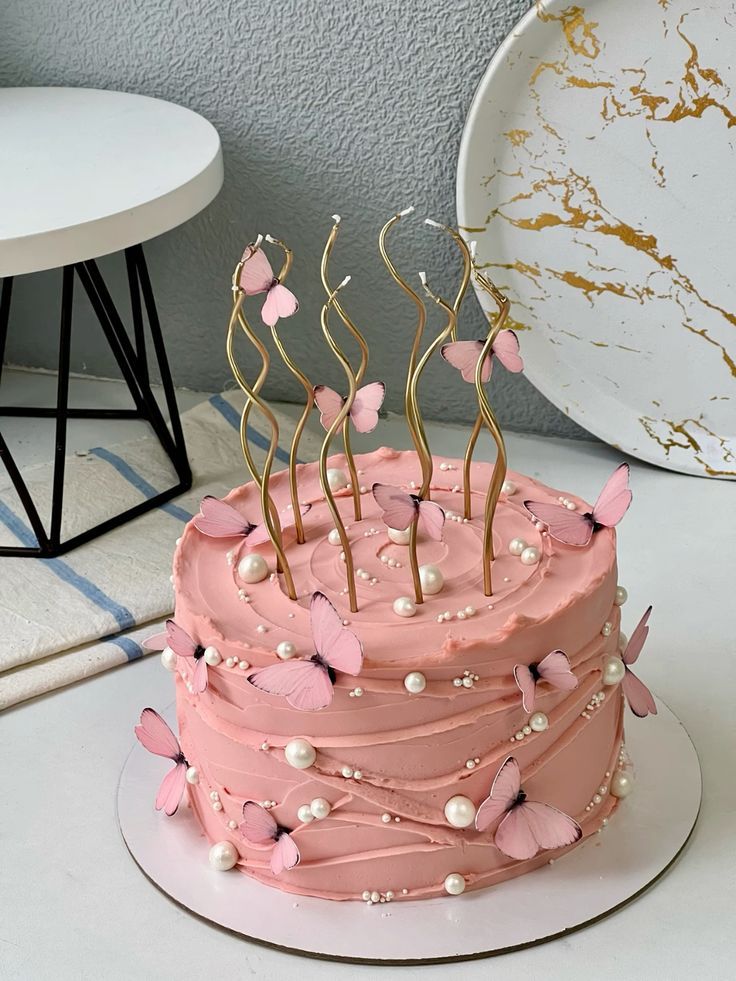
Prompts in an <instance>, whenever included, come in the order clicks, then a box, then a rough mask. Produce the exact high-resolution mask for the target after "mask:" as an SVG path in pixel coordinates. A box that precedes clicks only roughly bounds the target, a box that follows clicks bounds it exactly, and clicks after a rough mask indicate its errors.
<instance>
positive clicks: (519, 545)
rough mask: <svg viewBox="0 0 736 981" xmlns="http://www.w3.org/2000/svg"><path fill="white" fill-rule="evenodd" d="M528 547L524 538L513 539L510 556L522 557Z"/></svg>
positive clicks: (510, 543)
mask: <svg viewBox="0 0 736 981" xmlns="http://www.w3.org/2000/svg"><path fill="white" fill-rule="evenodd" d="M526 547H527V543H526V542H525V541H524V539H523V538H512V539H511V541H510V542H509V554H510V555H521V553H522V552H523V551H524V549H525V548H526Z"/></svg>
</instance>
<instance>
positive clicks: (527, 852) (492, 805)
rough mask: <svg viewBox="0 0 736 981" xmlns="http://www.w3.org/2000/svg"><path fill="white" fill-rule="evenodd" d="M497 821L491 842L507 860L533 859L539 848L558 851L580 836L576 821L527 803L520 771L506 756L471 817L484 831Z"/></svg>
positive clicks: (550, 807) (547, 808)
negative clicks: (499, 819)
mask: <svg viewBox="0 0 736 981" xmlns="http://www.w3.org/2000/svg"><path fill="white" fill-rule="evenodd" d="M498 818H501V822H500V824H499V825H498V827H497V828H496V833H495V835H494V837H493V841H494V843H495V845H496V848H498V849H499V851H502V852H503V853H504V855H508V856H509V858H515V859H518V860H519V861H522V860H524V859H527V858H534V856H535V855H536V854H537V852H538V851H539V850H540V848H544V849H548V848H562V847H563V846H565V845H572V844H573V842H576V841H579V840H580V839H581V838H582V836H583V831H582V828H581V827H580V825H579V824H578V823H577V821H575V820H573V818H571V817H570V816H569V815H567V814H564V813H563V812H562V811H558V810H557V808H556V807H552V805H551V804H540V803H539V802H538V801H534V800H527V799H526V794H525V793H524V791H523V790H522V789H521V770H520V769H519V764H518V763H517V762H516V760H515V759H514V757H513V756H507V757H506V759H505V760H504V761H503V763H502V764H501V768H500V769H499V771H498V773H497V774H496V776H495V778H494V780H493V786H492V787H491V793H490V795H489V796H488V797H487V798H486V799H485V800H484V801H483V803H482V804H481V805H480V807H479V808H478V811H477V813H476V815H475V827H476V829H477V830H478V831H485V830H486V828H488V827H490V825H491V824H493V823H494V822H495V821H497V820H498Z"/></svg>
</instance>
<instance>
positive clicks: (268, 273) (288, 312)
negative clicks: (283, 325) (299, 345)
mask: <svg viewBox="0 0 736 981" xmlns="http://www.w3.org/2000/svg"><path fill="white" fill-rule="evenodd" d="M240 286H241V289H242V290H243V292H244V293H245V295H246V296H256V294H258V293H265V294H266V299H265V301H264V303H263V306H262V307H261V319H262V320H263V322H264V324H266V326H267V327H274V326H275V325H276V324H277V323H278V321H279V318H280V317H291V316H292V314H294V313H296V312H297V310H298V309H299V301H298V300H297V298H296V297H295V296H294V294H293V293H292V292H291V290H287V288H286V287H285V286H283V285H282V284H281V283H280V282H279V281H278V279H276V277H275V276H274V274H273V269H272V268H271V263H270V262H269V261H268V259H267V258H266V255H265V253H264V252H263V251H262V249H260V248H255V247H254V246H252V245H249V246H248V247H247V248H246V250H245V252H244V253H243V268H242V269H241V271H240Z"/></svg>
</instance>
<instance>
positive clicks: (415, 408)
mask: <svg viewBox="0 0 736 981" xmlns="http://www.w3.org/2000/svg"><path fill="white" fill-rule="evenodd" d="M419 278H420V280H421V283H422V287H423V288H424V291H425V293H426V294H427V296H429V297H430V298H431V299H432V300H433V301H434V302H435V303H436V304H437V306H439V307H441V308H442V309H443V310H444V311H445V314H446V316H447V324H446V325H445V327H444V329H443V330H442V331H440V333H439V334H438V335H437V337H436V338H435V339H434V340H433V341H432V343H431V344H430V345H429V347H428V348H427V350H426V351H425V352H424V354H423V355H422V357H421V358H420V360H419V362H418V364H417V366H416V368H415V369H414V371H413V373H412V376H411V380H410V384H409V401H410V406H411V412H412V417H413V418H414V419H417V420H419V423H420V424H421V423H422V413H421V409H420V408H419V400H418V398H417V386H418V384H419V379H420V378H421V376H422V372H423V371H424V369H425V367H426V365H427V362H428V361H429V359H430V358H431V357H432V355H433V354H434V353H435V351H437V349H438V348H439V347H440V345H441V344H442V343H443V342H444V341H445V340H446V338H447V337H448V336H450V335H451V334H452V332H453V330H454V328H455V325H456V323H457V317H456V315H455V311H454V310H453V309H452V307H451V306H450V305H449V304H448V303H446V302H445V301H444V300H443V299H442V297H440V296H437V295H436V294H435V293H433V292H432V290H431V289H430V286H429V284H428V283H427V276H426V274H425V273H423V272H420V273H419ZM422 453H423V459H422V474H423V475H424V476H423V480H422V486H421V488H420V490H419V494H418V495H417V496H418V497H420V498H421V499H422V500H423V501H428V500H429V499H430V495H429V492H430V483H431V481H432V472H433V463H432V454H431V453H430V451H429V447H428V446H423V447H422ZM418 524H419V520H418V517H417V518H416V519H415V520H414V521H413V522H412V524H411V526H410V528H409V563H410V567H411V577H412V581H413V583H414V600H415V602H416V603H423V602H424V594H423V592H422V583H421V578H420V576H419V559H418V557H417V530H418Z"/></svg>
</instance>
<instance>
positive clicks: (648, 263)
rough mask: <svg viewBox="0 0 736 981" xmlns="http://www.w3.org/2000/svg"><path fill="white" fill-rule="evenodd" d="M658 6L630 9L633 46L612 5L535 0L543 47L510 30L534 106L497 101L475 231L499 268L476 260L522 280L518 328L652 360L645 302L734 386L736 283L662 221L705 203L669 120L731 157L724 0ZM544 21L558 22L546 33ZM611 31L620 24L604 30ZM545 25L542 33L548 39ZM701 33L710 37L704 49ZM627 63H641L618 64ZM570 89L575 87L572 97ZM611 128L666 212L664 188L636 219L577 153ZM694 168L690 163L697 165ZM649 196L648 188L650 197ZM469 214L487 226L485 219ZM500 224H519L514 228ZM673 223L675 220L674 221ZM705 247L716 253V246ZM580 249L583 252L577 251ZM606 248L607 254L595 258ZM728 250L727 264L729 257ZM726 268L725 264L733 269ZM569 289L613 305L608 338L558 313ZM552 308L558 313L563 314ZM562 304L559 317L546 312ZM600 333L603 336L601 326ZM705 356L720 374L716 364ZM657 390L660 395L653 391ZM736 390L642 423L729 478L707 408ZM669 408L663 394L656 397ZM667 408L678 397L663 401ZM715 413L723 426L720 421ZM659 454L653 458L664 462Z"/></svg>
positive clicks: (729, 450)
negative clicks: (676, 151)
mask: <svg viewBox="0 0 736 981" xmlns="http://www.w3.org/2000/svg"><path fill="white" fill-rule="evenodd" d="M629 3H633V0H629ZM657 4H658V7H659V8H661V9H660V11H659V13H657V14H654V15H653V16H652V14H651V13H647V11H646V9H645V7H646V5H645V4H644V5H642V7H639V6H635V7H633V8H630V9H629V14H630V15H631V24H630V26H629V27H627V30H628V29H630V30H631V31H632V32H636V31H637V30H639V29H646V31H647V32H648V33H647V35H646V44H645V46H644V47H642V45H641V44H639V45H636V44H632V45H630V46H629V45H627V44H626V43H625V39H624V36H623V35H622V34H621V29H622V28H621V24H622V23H623V21H622V16H623V13H624V12H623V11H622V10H621V9H620V8H619V7H618V5H616V12H614V11H613V10H612V8H609V7H607V6H606V4H604V3H602V2H601V0H597V2H596V3H593V2H591V3H588V4H571V5H569V6H563V5H562V4H559V3H556V2H555V0H535V8H534V13H533V14H532V15H531V18H532V19H531V20H530V21H527V25H528V26H529V29H530V34H529V38H530V39H533V40H532V41H531V43H532V47H530V48H529V49H528V50H527V49H524V47H523V39H524V38H525V34H524V33H523V32H522V33H518V34H515V35H514V36H513V38H514V41H515V42H518V43H517V45H516V46H515V48H514V55H515V57H514V60H512V59H511V56H510V55H509V54H506V56H505V66H504V70H506V71H507V72H508V79H509V81H510V83H511V84H515V83H516V78H517V77H520V73H522V72H524V70H525V67H527V66H528V75H527V76H526V78H525V82H526V85H527V91H528V94H529V99H528V100H526V102H525V101H523V100H521V101H519V100H517V102H516V104H514V103H513V102H511V101H509V103H508V105H509V106H513V108H509V109H508V110H505V111H504V110H503V109H502V108H501V107H499V108H497V109H494V118H495V119H496V120H497V121H496V123H495V125H496V126H497V129H496V132H497V133H498V132H500V133H502V134H503V137H504V138H505V143H499V142H496V143H495V153H496V156H494V158H493V160H492V163H491V167H490V168H489V170H488V171H486V174H485V176H483V177H482V178H481V179H480V181H479V183H480V186H481V187H482V188H484V189H485V191H486V192H487V193H488V195H489V198H490V201H491V202H492V204H491V206H490V207H489V210H488V212H487V214H486V215H485V223H484V225H483V226H482V229H481V230H479V227H478V225H477V224H475V221H474V222H473V228H472V232H473V234H474V235H480V241H481V244H482V243H483V242H484V241H489V240H491V239H492V240H493V246H492V249H491V250H490V252H489V250H488V249H486V253H485V255H484V256H483V258H484V259H485V260H487V261H484V262H482V263H479V267H480V268H496V269H504V270H507V271H509V273H510V277H509V278H510V282H509V283H508V284H507V285H506V287H505V289H506V290H508V292H509V293H510V295H511V297H512V298H513V300H514V307H515V308H518V307H521V308H522V309H525V310H526V311H528V316H525V317H524V320H525V321H526V322H525V323H522V324H520V325H513V326H514V327H515V328H516V329H521V330H535V328H537V327H540V328H542V329H543V331H544V333H545V337H546V338H547V339H548V340H549V341H550V342H551V343H553V344H564V343H565V341H564V337H565V336H568V337H572V338H573V339H575V340H584V341H585V342H586V343H587V344H589V345H590V346H592V347H595V348H598V349H601V355H600V357H605V354H604V351H605V350H606V349H608V350H616V351H621V352H623V354H622V356H623V357H626V356H631V357H635V358H638V359H642V358H644V359H645V360H648V359H650V358H651V357H652V356H653V353H654V352H653V351H651V350H648V346H647V343H646V337H645V335H642V343H641V344H638V343H637V340H638V337H637V340H635V341H634V344H631V343H625V341H629V342H630V341H631V340H632V339H633V337H634V335H632V329H633V326H634V325H635V324H636V323H637V322H638V323H639V324H641V322H642V314H641V313H637V314H636V316H635V317H634V318H631V317H630V316H629V314H628V313H627V311H630V310H632V309H633V307H632V306H629V305H630V304H631V305H635V306H636V307H637V308H640V307H646V308H647V313H646V314H645V315H644V317H645V318H646V317H652V318H653V324H652V329H653V330H656V325H657V324H658V323H661V324H662V329H665V327H666V329H672V330H676V329H680V330H682V329H683V328H684V330H685V331H687V333H688V334H689V335H690V336H692V337H693V338H697V342H696V343H697V344H698V345H699V342H700V341H701V340H702V341H704V342H705V343H706V345H707V346H708V348H711V349H713V350H714V352H715V353H716V354H717V356H718V359H719V363H720V364H721V365H722V366H723V368H724V369H725V378H724V377H723V376H720V377H719V375H718V370H719V369H718V368H717V367H716V363H715V362H714V361H713V360H704V361H703V365H704V369H703V370H709V371H710V372H711V374H712V375H713V378H712V384H713V385H714V387H715V388H716V389H717V390H718V389H721V390H722V391H723V390H724V386H725V387H726V388H728V386H730V385H731V384H732V383H733V380H734V379H736V342H734V341H732V340H731V337H732V336H733V333H732V332H733V328H735V327H736V308H731V307H730V303H729V301H728V300H724V297H728V296H729V292H730V291H729V290H728V289H727V288H726V286H727V285H728V282H729V281H728V280H727V279H724V277H723V275H721V276H720V277H719V276H709V275H708V273H709V272H710V270H709V268H708V260H707V259H703V260H701V264H700V265H699V266H696V264H695V263H693V262H692V259H691V258H689V256H690V252H689V251H687V252H686V250H685V249H683V248H682V245H681V241H682V236H681V234H674V235H673V234H670V226H668V225H667V223H666V221H663V220H662V218H663V214H664V215H666V214H667V211H666V208H668V207H669V208H674V207H681V208H683V211H682V216H681V223H682V222H685V223H688V222H691V223H692V222H695V221H696V220H697V216H698V215H699V211H700V209H699V207H698V200H697V197H696V196H695V195H693V197H692V198H688V197H687V194H686V192H684V190H683V180H684V179H685V178H684V174H683V173H682V164H683V161H682V155H681V154H680V156H679V157H678V156H673V148H674V145H673V143H672V141H671V138H668V137H666V136H665V135H664V134H665V133H666V129H665V128H664V127H666V128H669V127H671V126H672V125H673V124H676V123H680V124H683V125H688V123H686V122H685V121H688V122H689V125H690V127H692V126H693V125H702V126H703V127H705V134H707V135H708V136H710V137H713V134H715V137H714V138H715V139H717V140H718V141H719V142H718V143H717V144H716V146H717V147H723V151H722V152H725V153H727V152H728V151H729V149H730V150H731V151H733V149H734V148H733V146H732V140H731V138H730V136H729V135H728V133H729V131H730V129H731V128H732V127H733V126H736V101H734V100H732V97H731V88H730V87H729V84H728V81H724V78H725V79H727V80H732V77H733V71H732V70H730V65H728V67H727V65H726V64H724V65H723V69H721V68H720V67H716V66H715V65H714V64H712V63H711V62H712V60H715V56H714V55H713V54H712V52H713V51H720V50H723V53H724V55H727V53H728V50H729V49H728V48H727V47H726V48H723V47H722V46H720V47H718V48H716V47H714V45H713V41H714V39H717V38H718V35H717V34H716V35H714V34H713V30H714V28H711V27H710V25H711V24H712V17H710V14H709V12H708V8H709V7H710V6H712V0H710V2H708V0H706V2H705V3H704V5H703V9H701V8H696V7H690V6H689V5H687V4H685V3H684V0H682V2H678V0H657ZM622 6H623V3H622ZM593 8H595V9H593ZM609 10H610V11H611V13H610V14H609ZM617 20H618V23H617ZM535 22H537V23H539V24H543V25H547V26H546V27H545V28H539V27H537V26H535ZM612 26H615V29H616V31H617V32H618V33H611V34H610V35H608V36H607V32H608V31H609V30H610V29H611V28H612ZM718 26H719V27H721V29H722V30H724V31H725V30H733V29H734V27H735V26H736V21H735V22H734V24H731V23H730V22H729V21H728V20H725V25H721V24H719V25H718ZM542 30H543V31H545V32H546V33H545V34H540V31H542ZM704 31H708V32H709V33H708V34H707V35H706V34H704ZM650 35H651V37H650ZM635 36H636V37H638V39H639V40H640V41H641V36H638V35H633V34H632V37H635ZM699 37H702V38H703V43H702V44H701V43H699V41H698V38H699ZM540 38H543V40H540ZM706 40H707V42H708V47H707V50H708V52H709V54H706V55H702V54H701V52H700V50H699V49H700V48H701V47H702V48H703V49H704V50H705V47H706V46H705V41H706ZM524 56H526V60H524ZM623 58H630V59H631V60H630V61H627V62H624V63H622V61H623ZM729 71H730V74H729ZM522 84H523V83H522ZM571 89H572V90H574V95H573V93H569V92H568V94H567V95H566V94H565V93H566V91H567V90H571ZM510 91H513V90H510ZM578 93H579V95H578ZM521 94H522V93H521V92H519V96H521ZM572 99H574V100H575V101H574V102H571V101H570V100H572ZM578 99H579V100H580V101H579V102H578V101H577V100H578ZM563 106H564V107H565V109H563V108H562V107H563ZM565 111H568V112H569V111H574V112H575V113H576V114H577V113H579V122H576V124H575V126H576V129H575V135H576V140H575V141H572V140H569V134H568V132H567V130H568V128H569V126H568V120H567V118H566V116H565V115H564V112H565ZM507 119H508V122H511V123H512V125H511V126H508V123H507V127H508V128H506V127H504V126H503V122H504V121H506V120H507ZM632 121H635V122H632ZM499 123H500V125H499ZM610 127H620V128H621V134H622V139H623V143H622V147H623V148H624V151H625V155H622V160H623V162H624V163H625V165H626V167H627V168H628V171H629V172H630V173H632V174H634V175H635V174H637V172H638V174H639V175H641V174H642V173H644V172H646V173H648V174H649V175H650V178H649V179H650V181H651V187H652V195H661V194H665V195H670V199H666V200H665V202H664V208H665V210H664V212H663V208H662V203H661V202H660V199H659V197H656V198H655V197H653V199H652V200H653V206H652V207H651V208H648V207H647V208H645V209H644V210H641V209H638V210H637V212H634V213H633V214H628V213H627V211H628V208H627V204H628V201H627V198H626V195H625V193H624V194H622V193H621V185H619V186H618V188H617V187H616V185H615V183H614V184H613V185H611V186H610V187H609V178H610V177H611V172H610V168H608V169H605V170H601V171H599V170H598V169H597V165H598V161H597V159H596V157H595V154H593V155H592V156H590V155H588V156H589V157H590V160H588V159H586V154H585V153H582V154H581V153H580V152H579V150H578V149H576V146H575V144H576V142H577V146H578V147H579V146H580V141H582V140H588V141H590V142H594V141H595V140H596V139H597V138H598V137H599V136H600V137H601V138H602V136H603V133H606V132H607V131H610ZM617 132H618V131H617ZM687 133H688V135H687V137H686V139H687V140H690V139H693V140H696V139H698V137H697V136H696V135H695V133H696V131H695V130H690V129H688V130H687ZM720 134H722V135H720ZM618 139H619V137H618V136H617V137H616V140H614V141H613V144H612V143H611V139H610V135H607V137H606V142H605V146H606V161H605V162H606V163H607V162H608V160H610V161H611V162H612V165H613V166H615V165H616V163H617V162H618V161H617V157H616V153H617V142H616V141H617V140H618ZM601 142H603V140H602V139H601ZM504 145H505V149H504ZM591 160H592V163H591V162H590V161H591ZM677 164H679V165H680V167H679V169H678V167H677V166H676V165H677ZM684 166H685V168H687V166H688V162H687V161H685V162H684ZM693 169H695V165H694V164H693ZM673 176H674V178H676V179H675V182H674V185H672V180H673ZM687 176H688V177H689V172H688V175H687ZM692 176H693V178H697V177H699V176H700V175H699V174H697V173H693V175H692ZM622 179H625V178H622ZM640 180H642V178H640V177H637V181H640ZM678 180H679V182H680V183H679V184H678ZM647 193H648V192H647V191H645V192H644V199H646V194H647ZM715 193H717V190H716V191H715ZM632 200H634V199H632ZM472 217H473V219H476V215H473V216H472ZM724 217H726V216H724ZM705 220H706V221H707V220H710V221H713V220H717V213H715V214H714V215H711V214H710V213H708V214H706V215H705ZM504 226H506V227H507V228H508V229H509V232H504V231H503V227H504ZM695 227H697V226H695ZM672 228H676V226H675V224H674V222H673V223H672ZM680 229H681V226H680ZM680 229H677V232H678V233H679V232H680ZM484 232H485V233H489V234H487V235H484V234H483V233H484ZM526 233H535V234H534V235H533V236H532V239H537V238H539V239H542V238H544V241H545V243H547V242H548V244H545V245H544V246H543V247H541V248H539V247H537V245H536V244H533V242H532V240H529V244H528V245H527V246H525V242H526ZM561 236H564V237H561ZM704 247H705V248H706V249H708V248H709V247H710V243H709V242H708V241H707V240H705V241H704ZM581 250H585V253H587V256H586V254H585V253H583V254H582V255H581ZM599 257H600V261H593V260H594V259H595V260H599ZM576 258H577V262H576ZM720 258H721V257H720V256H718V254H715V255H713V259H712V260H711V266H713V270H714V271H716V270H718V267H717V265H713V263H714V262H715V263H718V261H719V259H720ZM723 259H724V262H726V261H727V256H723ZM606 260H608V261H606ZM691 264H692V265H691ZM728 268H729V265H728V264H726V265H725V266H724V269H723V272H724V273H725V272H727V270H728ZM718 271H720V270H718ZM566 296H569V297H570V299H571V303H570V304H569V309H570V311H571V314H570V316H574V315H575V314H574V313H573V312H572V311H574V310H575V302H577V303H578V309H579V301H574V299H573V298H574V297H575V296H578V297H582V298H584V299H585V301H587V304H589V305H590V306H591V307H596V306H597V305H598V304H599V303H605V306H604V307H603V309H604V310H605V311H606V314H605V319H606V321H607V326H608V331H607V332H603V338H604V339H601V333H600V332H598V333H597V336H596V334H593V336H592V337H591V336H587V337H584V336H583V334H585V333H586V328H585V327H581V329H580V330H579V331H576V330H575V329H572V330H571V329H570V327H571V326H574V322H573V324H571V323H570V322H567V323H565V322H560V321H559V320H558V321H557V322H551V321H552V320H553V319H554V318H555V317H558V318H559V316H560V314H559V310H560V309H562V310H564V309H565V307H564V299H565V297H566ZM551 301H554V302H555V304H560V303H562V306H561V307H560V306H555V307H552V306H550V302H551ZM727 303H728V306H727V305H726V304H727ZM552 309H554V310H555V313H554V314H552V313H550V311H551V310H552ZM563 315H564V314H563ZM588 320H589V318H588ZM629 321H630V322H631V326H629ZM587 323H588V321H586V325H587ZM617 323H620V325H621V328H622V331H621V339H620V340H617V339H616V337H615V329H616V324H617ZM510 326H512V325H511V324H510ZM627 327H628V331H627V330H626V328H627ZM647 329H649V327H648V328H647ZM588 330H590V331H591V333H592V325H591V326H590V327H588ZM611 331H613V332H614V333H613V336H612V335H611V333H610V332H611ZM653 343H654V348H655V349H657V348H659V349H660V350H661V343H660V342H659V341H656V340H655V341H654V342H653ZM704 358H706V359H707V358H709V355H704ZM707 365H710V367H709V368H707V369H706V367H705V366H707ZM595 370H596V371H597V372H598V374H599V376H600V377H601V378H602V379H605V380H606V382H607V383H608V384H610V386H611V388H612V389H613V388H617V382H616V380H615V378H612V377H611V375H612V374H614V372H613V371H609V372H608V373H606V368H605V366H604V364H603V362H601V363H600V365H598V363H596V368H595ZM621 370H623V368H622V369H621ZM660 370H661V368H660ZM710 390H711V391H712V390H713V389H712V388H711V389H710ZM654 391H655V392H656V394H658V395H661V392H660V391H659V389H658V388H657V387H655V390H654ZM653 394H654V392H653ZM730 397H731V396H729V395H726V394H724V395H720V396H717V397H716V396H714V397H713V398H708V397H707V396H704V397H703V399H702V403H703V409H704V412H705V415H699V414H698V411H697V409H696V405H697V403H692V405H691V406H689V407H688V409H687V410H686V411H687V412H688V413H689V414H690V415H692V418H687V419H684V420H681V421H679V422H678V421H677V417H671V418H664V416H666V415H667V409H666V408H664V407H663V408H662V409H661V411H662V416H660V417H659V418H658V419H652V418H650V417H647V416H642V417H640V418H639V422H640V424H641V426H642V428H643V429H644V431H645V432H646V433H647V435H648V436H649V438H650V439H651V440H652V441H653V442H655V443H656V444H657V445H658V446H659V448H660V450H661V451H662V453H663V454H664V457H665V458H669V457H670V455H671V454H673V453H674V452H675V451H677V453H679V454H680V455H683V454H685V455H687V456H688V457H689V459H690V460H693V461H695V462H696V463H697V465H698V467H699V468H701V470H702V471H703V472H705V473H707V474H709V475H711V476H733V475H734V469H733V463H734V454H735V453H736V448H735V443H734V436H735V435H736V425H733V429H732V431H731V432H729V433H727V434H725V435H724V434H723V433H721V434H719V433H718V430H719V429H722V428H723V427H724V426H725V425H726V421H725V418H724V417H723V416H722V415H721V416H720V417H713V416H712V410H711V409H710V408H708V409H707V411H706V408H705V407H706V406H707V405H708V403H709V402H720V401H721V400H722V399H726V400H727V399H729V398H730ZM660 401H662V400H661V399H652V403H653V404H655V405H659V403H660ZM663 405H664V406H666V405H667V400H666V399H664V401H663ZM699 407H700V406H699V405H697V408H698V409H699ZM694 409H695V410H696V411H693V410H694ZM670 415H671V413H670ZM634 418H636V416H635V417H634ZM714 418H719V419H721V420H723V422H714ZM734 422H736V420H734ZM660 456H661V454H660V453H657V458H660Z"/></svg>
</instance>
